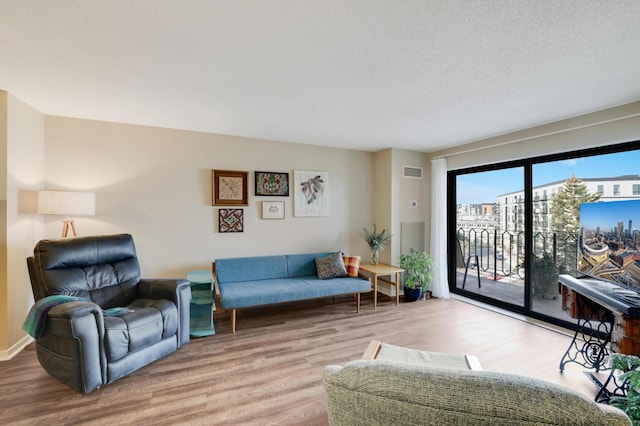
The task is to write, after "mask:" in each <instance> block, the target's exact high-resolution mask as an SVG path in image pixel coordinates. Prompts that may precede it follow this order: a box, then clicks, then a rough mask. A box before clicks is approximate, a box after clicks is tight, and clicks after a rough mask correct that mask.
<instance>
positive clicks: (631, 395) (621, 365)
mask: <svg viewBox="0 0 640 426" xmlns="http://www.w3.org/2000/svg"><path fill="white" fill-rule="evenodd" d="M610 359H611V369H612V370H613V371H615V370H619V371H621V372H622V374H621V375H620V377H619V378H618V380H619V381H622V383H626V384H628V385H629V389H628V390H627V395H626V396H612V397H611V399H610V400H609V404H610V405H613V406H614V407H618V408H619V409H621V410H622V411H624V412H625V413H626V414H627V416H629V418H630V419H631V422H632V423H633V424H634V426H640V358H638V357H637V356H635V355H623V354H612V355H611V358H610Z"/></svg>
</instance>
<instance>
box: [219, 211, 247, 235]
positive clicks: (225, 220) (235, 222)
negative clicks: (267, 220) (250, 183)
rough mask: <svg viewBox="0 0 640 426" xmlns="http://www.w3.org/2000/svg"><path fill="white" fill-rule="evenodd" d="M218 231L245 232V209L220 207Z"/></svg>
mask: <svg viewBox="0 0 640 426" xmlns="http://www.w3.org/2000/svg"><path fill="white" fill-rule="evenodd" d="M218 232H221V233H230V232H244V210H243V209H218Z"/></svg>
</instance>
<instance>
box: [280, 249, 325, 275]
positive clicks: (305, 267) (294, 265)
mask: <svg viewBox="0 0 640 426" xmlns="http://www.w3.org/2000/svg"><path fill="white" fill-rule="evenodd" d="M330 254H331V252H321V253H303V254H288V255H286V258H287V277H289V278H296V277H308V276H309V275H316V276H317V275H318V270H317V269H316V257H324V256H329V255H330Z"/></svg>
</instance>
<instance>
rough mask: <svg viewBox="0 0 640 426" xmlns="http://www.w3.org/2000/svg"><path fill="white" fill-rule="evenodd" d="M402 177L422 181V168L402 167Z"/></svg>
mask: <svg viewBox="0 0 640 426" xmlns="http://www.w3.org/2000/svg"><path fill="white" fill-rule="evenodd" d="M402 177H406V178H414V179H422V167H411V166H402Z"/></svg>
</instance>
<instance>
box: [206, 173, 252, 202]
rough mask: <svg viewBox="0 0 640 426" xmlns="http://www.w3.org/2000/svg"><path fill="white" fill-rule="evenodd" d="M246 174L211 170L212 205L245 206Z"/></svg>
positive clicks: (246, 200)
mask: <svg viewBox="0 0 640 426" xmlns="http://www.w3.org/2000/svg"><path fill="white" fill-rule="evenodd" d="M248 174H249V173H248V172H238V171H232V170H212V179H213V205H214V206H246V205H248V199H247V187H248V184H247V177H248Z"/></svg>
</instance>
